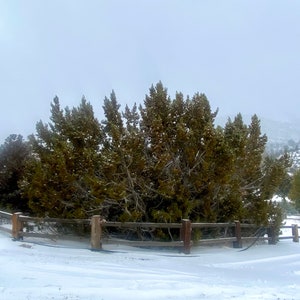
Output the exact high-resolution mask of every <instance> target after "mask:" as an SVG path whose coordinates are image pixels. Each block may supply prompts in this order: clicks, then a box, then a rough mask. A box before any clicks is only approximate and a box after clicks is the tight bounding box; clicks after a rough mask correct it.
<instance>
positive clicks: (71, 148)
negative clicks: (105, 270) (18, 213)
mask: <svg viewBox="0 0 300 300" xmlns="http://www.w3.org/2000/svg"><path fill="white" fill-rule="evenodd" d="M51 121H52V122H51V123H49V124H43V123H42V122H39V123H38V124H37V127H36V129H37V134H36V136H34V135H32V136H31V137H30V144H31V146H32V151H33V154H34V157H33V158H32V160H31V161H30V163H29V164H28V166H27V169H26V176H25V177H24V179H23V181H22V183H21V187H22V192H23V195H24V196H25V197H27V198H28V199H29V206H30V208H31V209H32V211H33V212H35V213H36V214H38V215H45V214H47V215H49V216H53V217H65V218H70V217H73V218H74V217H75V218H84V217H86V216H87V215H89V212H90V211H93V210H94V209H96V208H97V207H99V205H100V203H101V201H102V199H101V197H99V193H97V189H98V185H99V183H98V181H97V180H96V178H95V177H96V176H95V171H96V170H97V166H98V156H99V154H98V152H99V143H100V141H101V139H102V135H101V127H100V124H99V123H98V121H97V119H95V117H94V114H93V109H92V106H91V105H90V104H89V103H88V102H86V100H85V99H82V102H81V104H80V106H79V107H78V108H73V109H72V110H70V109H69V108H66V109H65V110H64V111H63V110H61V109H60V104H59V100H58V98H55V99H54V101H53V103H52V110H51Z"/></svg>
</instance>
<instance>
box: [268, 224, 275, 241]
mask: <svg viewBox="0 0 300 300" xmlns="http://www.w3.org/2000/svg"><path fill="white" fill-rule="evenodd" d="M267 234H268V244H269V245H276V235H275V228H274V225H270V226H269V227H268V230H267Z"/></svg>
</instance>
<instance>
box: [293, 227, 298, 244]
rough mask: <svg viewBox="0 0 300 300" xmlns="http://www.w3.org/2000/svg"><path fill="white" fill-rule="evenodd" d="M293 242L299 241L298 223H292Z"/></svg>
mask: <svg viewBox="0 0 300 300" xmlns="http://www.w3.org/2000/svg"><path fill="white" fill-rule="evenodd" d="M292 234H293V242H295V243H299V232H298V224H293V225H292Z"/></svg>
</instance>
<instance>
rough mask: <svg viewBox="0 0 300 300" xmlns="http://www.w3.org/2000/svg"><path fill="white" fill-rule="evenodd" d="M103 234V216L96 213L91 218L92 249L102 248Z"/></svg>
mask: <svg viewBox="0 0 300 300" xmlns="http://www.w3.org/2000/svg"><path fill="white" fill-rule="evenodd" d="M101 234H102V228H101V217H100V215H95V216H93V217H92V220H91V249H92V250H95V251H97V250H101V249H102V244H101Z"/></svg>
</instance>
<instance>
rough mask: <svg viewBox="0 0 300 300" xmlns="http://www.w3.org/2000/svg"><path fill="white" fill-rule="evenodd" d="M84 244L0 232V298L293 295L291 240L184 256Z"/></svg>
mask: <svg viewBox="0 0 300 300" xmlns="http://www.w3.org/2000/svg"><path fill="white" fill-rule="evenodd" d="M291 222H293V221H291ZM47 243H48V244H47ZM88 247H89V245H88V244H86V243H84V244H80V243H74V242H73V243H71V242H69V243H64V244H61V243H60V244H59V243H56V244H54V243H53V242H52V241H47V240H43V241H41V243H40V244H37V243H30V242H28V240H24V241H12V240H11V238H10V236H9V234H6V233H3V232H0V266H1V272H0V299H4V300H6V299H8V300H9V299H14V300H18V299H20V300H23V299H39V300H41V299H68V300H71V299H103V300H108V299H113V300H118V299H122V300H124V299H276V300H279V299H281V300H282V299H289V300H290V299H300V245H299V243H293V242H292V240H283V241H280V242H279V243H278V244H277V245H268V244H260V245H255V246H253V247H251V248H249V249H248V250H246V251H239V249H233V248H230V247H224V246H220V247H197V248H195V247H194V248H192V253H191V255H184V254H180V253H178V252H177V251H170V250H148V249H147V250H145V249H140V248H133V247H125V246H117V245H109V246H108V245H106V246H105V249H107V250H111V251H103V252H92V251H90V250H89V249H88Z"/></svg>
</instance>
